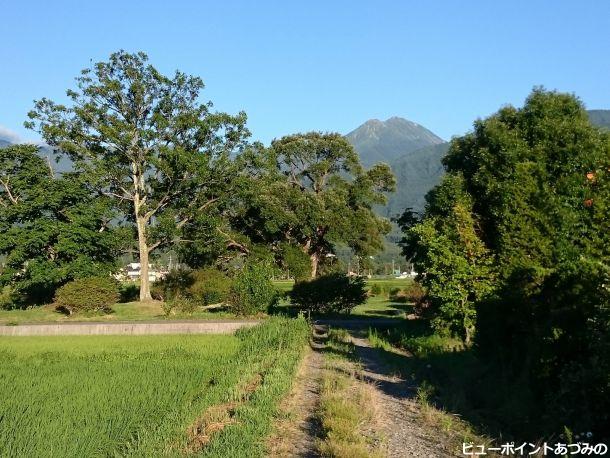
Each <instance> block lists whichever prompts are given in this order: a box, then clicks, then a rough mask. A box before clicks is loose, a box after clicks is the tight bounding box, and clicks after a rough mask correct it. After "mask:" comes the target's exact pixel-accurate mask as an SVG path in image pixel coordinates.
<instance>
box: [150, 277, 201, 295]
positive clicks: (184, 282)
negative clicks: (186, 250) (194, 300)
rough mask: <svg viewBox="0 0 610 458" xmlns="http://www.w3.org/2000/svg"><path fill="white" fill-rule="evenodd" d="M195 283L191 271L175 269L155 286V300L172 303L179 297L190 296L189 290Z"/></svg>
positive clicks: (153, 291)
mask: <svg viewBox="0 0 610 458" xmlns="http://www.w3.org/2000/svg"><path fill="white" fill-rule="evenodd" d="M193 283H195V278H193V272H192V271H191V270H190V269H173V270H171V271H169V272H168V273H167V275H166V276H165V277H164V278H163V279H162V280H160V281H158V282H155V284H154V285H153V289H152V293H153V297H154V299H157V300H161V301H165V300H168V301H171V300H174V299H177V298H179V297H184V296H190V291H189V288H190V287H191V286H192V285H193Z"/></svg>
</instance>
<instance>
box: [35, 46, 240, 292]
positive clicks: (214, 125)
mask: <svg viewBox="0 0 610 458" xmlns="http://www.w3.org/2000/svg"><path fill="white" fill-rule="evenodd" d="M147 61H148V57H147V56H146V54H144V53H136V54H129V53H127V52H125V51H119V52H116V53H113V54H112V55H111V56H110V58H109V60H108V61H107V62H98V63H96V64H95V65H93V67H92V68H89V69H85V70H83V71H82V72H81V76H79V77H78V78H76V81H77V88H76V90H69V91H67V95H68V98H69V99H70V105H61V104H57V103H55V102H53V101H51V100H48V99H46V98H43V99H41V100H39V101H37V102H36V103H35V108H34V109H33V110H32V111H31V112H30V113H29V117H30V119H31V121H30V122H28V123H26V124H27V126H28V127H30V128H32V129H35V130H37V131H38V132H39V133H40V134H41V135H42V137H43V138H44V140H45V141H46V142H47V143H48V144H49V145H52V146H54V147H57V148H59V149H60V151H62V152H63V153H65V154H67V155H69V157H70V158H71V159H72V161H73V164H74V167H75V170H76V171H78V172H81V173H82V174H84V175H87V178H88V179H89V180H90V182H91V183H92V185H93V186H94V187H95V188H96V189H97V190H98V191H99V192H100V193H101V194H103V195H105V196H107V197H108V198H110V199H112V200H113V201H114V202H115V205H116V207H117V208H118V209H120V210H121V211H122V213H123V216H124V217H125V219H126V220H127V221H130V222H132V223H133V225H134V227H135V230H136V231H137V235H138V244H137V246H138V254H139V260H140V263H141V265H142V279H141V282H140V284H141V291H140V299H141V300H148V299H150V298H151V296H150V292H149V281H148V262H149V255H150V254H151V253H153V252H154V251H155V250H157V249H160V248H162V247H164V246H165V247H166V246H168V245H170V244H175V243H177V242H179V241H180V240H181V239H182V237H181V234H182V229H183V228H184V226H185V225H186V224H189V223H190V224H194V221H196V220H198V219H199V218H202V217H205V216H207V215H208V214H209V212H212V213H213V212H214V209H215V208H216V207H217V206H218V205H219V204H220V202H219V201H221V200H222V198H223V197H224V196H227V195H228V194H229V193H230V190H231V189H232V187H233V185H234V184H235V180H234V179H232V177H233V176H234V175H235V167H234V161H233V160H232V158H231V155H232V154H234V153H236V152H239V150H240V149H241V148H242V147H243V145H244V142H245V138H246V137H247V136H248V135H249V133H248V131H247V129H246V128H245V121H246V115H245V114H244V113H239V114H238V115H236V116H230V115H228V114H225V113H217V112H212V111H211V106H212V105H211V103H210V102H203V101H201V100H200V93H201V91H202V89H203V81H202V80H201V79H200V78H197V77H193V76H188V75H185V74H183V73H180V72H176V73H175V75H174V76H173V77H166V76H164V75H162V74H161V73H160V72H159V71H158V70H157V69H155V68H154V67H153V66H152V65H150V64H148V62H147Z"/></svg>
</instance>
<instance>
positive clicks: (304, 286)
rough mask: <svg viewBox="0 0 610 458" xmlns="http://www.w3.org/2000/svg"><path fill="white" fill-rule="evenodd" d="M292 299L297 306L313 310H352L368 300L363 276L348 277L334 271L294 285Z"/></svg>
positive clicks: (323, 311) (320, 311) (322, 311)
mask: <svg viewBox="0 0 610 458" xmlns="http://www.w3.org/2000/svg"><path fill="white" fill-rule="evenodd" d="M290 299H291V300H292V303H293V304H294V305H296V306H297V307H301V308H304V309H306V310H309V311H311V312H317V313H328V312H348V313H349V312H351V310H352V309H353V308H354V307H356V306H357V305H359V304H363V303H364V302H365V301H366V287H365V281H364V278H362V277H348V276H346V275H345V274H341V273H334V274H330V275H325V276H323V277H318V278H316V279H314V280H311V281H307V282H300V283H297V284H295V285H294V287H293V288H292V291H291V292H290Z"/></svg>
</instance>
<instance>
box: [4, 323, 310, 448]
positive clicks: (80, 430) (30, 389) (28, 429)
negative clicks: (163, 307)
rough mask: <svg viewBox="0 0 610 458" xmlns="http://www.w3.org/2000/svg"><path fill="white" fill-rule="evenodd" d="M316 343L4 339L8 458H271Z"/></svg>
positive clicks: (252, 336) (267, 335)
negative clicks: (282, 404) (278, 420)
mask: <svg viewBox="0 0 610 458" xmlns="http://www.w3.org/2000/svg"><path fill="white" fill-rule="evenodd" d="M307 336H308V326H307V324H306V323H305V322H304V321H301V320H285V319H272V320H269V321H267V322H265V323H264V324H262V325H260V326H257V327H255V328H252V329H249V330H245V331H241V332H239V333H238V334H237V335H236V336H209V335H204V336H150V337H149V336H145V337H140V336H138V337H135V336H134V337H131V336H129V337H127V336H120V337H118V336H100V337H4V338H2V339H1V340H0V380H1V381H2V383H3V386H4V387H5V389H4V390H3V394H2V395H0V418H2V419H3V420H2V421H1V422H0V443H2V453H3V456H66V457H68V456H74V457H76V456H110V455H134V456H160V455H176V454H182V453H185V452H188V453H191V454H196V455H202V456H262V454H263V452H264V450H263V446H262V445H261V444H262V438H263V437H264V436H265V435H266V434H267V433H268V430H269V424H270V420H271V417H272V415H273V413H274V410H275V408H276V405H277V402H278V400H279V399H280V398H281V396H282V395H283V394H284V393H285V392H286V391H287V390H288V388H289V386H290V383H291V379H292V376H293V374H294V371H295V368H296V365H297V364H298V361H299V359H300V355H301V354H302V351H303V348H304V346H305V344H306V341H307ZM212 422H213V423H214V427H213V428H210V425H211V424H212Z"/></svg>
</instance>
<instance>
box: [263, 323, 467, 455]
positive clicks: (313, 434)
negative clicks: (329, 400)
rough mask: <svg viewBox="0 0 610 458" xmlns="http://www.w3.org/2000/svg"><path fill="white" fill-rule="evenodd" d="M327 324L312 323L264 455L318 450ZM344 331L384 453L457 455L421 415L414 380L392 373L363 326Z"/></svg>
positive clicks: (293, 453) (307, 453)
mask: <svg viewBox="0 0 610 458" xmlns="http://www.w3.org/2000/svg"><path fill="white" fill-rule="evenodd" d="M327 328H328V327H327V326H326V324H316V325H315V326H314V335H313V340H312V345H311V347H312V348H311V350H309V351H308V353H307V354H306V356H305V358H304V360H303V362H302V364H301V366H300V368H299V371H298V374H297V377H296V380H295V384H294V386H293V389H292V391H291V393H290V394H289V395H288V397H287V398H286V399H285V400H284V402H283V403H282V406H281V409H280V410H281V411H282V417H281V418H280V419H278V420H277V421H276V424H275V429H274V434H273V435H272V436H271V438H270V440H269V444H268V450H269V456H272V457H287V456H291V457H318V456H320V454H319V451H318V450H317V445H318V442H319V437H320V432H321V430H320V424H319V420H318V418H317V411H318V407H319V402H320V380H321V377H322V370H323V368H324V347H325V343H324V341H325V336H326V332H327ZM349 333H350V336H351V340H352V343H353V344H354V347H355V354H356V356H357V357H358V359H359V360H360V364H361V370H360V371H358V374H359V375H358V378H359V379H361V380H362V381H364V382H367V383H369V384H370V385H371V386H373V387H374V389H375V391H376V395H375V396H374V398H375V399H376V400H377V401H376V404H377V405H376V406H374V407H375V411H376V412H378V415H377V416H378V418H377V420H378V421H376V422H375V427H374V428H375V429H379V431H375V433H376V434H377V435H379V436H381V437H383V438H384V442H385V444H384V447H383V449H384V451H385V453H384V455H386V456H388V457H389V458H395V457H415V458H417V457H426V458H433V457H439V458H445V457H452V456H456V455H453V454H450V453H448V452H446V451H445V450H446V447H445V446H444V442H446V441H444V440H443V432H441V431H439V430H438V429H435V428H433V427H431V426H429V425H427V424H425V422H424V421H423V420H422V414H421V407H420V406H419V405H418V404H417V403H416V402H415V401H414V399H413V397H414V396H415V393H416V386H415V385H414V384H412V383H410V382H409V381H407V380H404V379H402V378H400V377H399V376H396V375H395V374H393V373H392V372H391V369H390V368H389V367H388V365H387V364H386V363H385V362H384V361H383V359H382V357H381V355H380V352H379V351H378V350H376V349H374V348H372V347H371V345H370V343H369V341H368V340H367V339H366V338H363V337H362V332H360V333H359V332H358V331H357V330H355V329H352V330H350V331H349ZM405 356H407V355H406V354H405ZM372 407H373V406H372Z"/></svg>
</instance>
